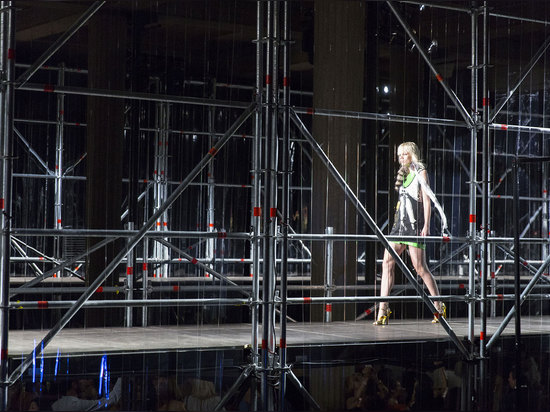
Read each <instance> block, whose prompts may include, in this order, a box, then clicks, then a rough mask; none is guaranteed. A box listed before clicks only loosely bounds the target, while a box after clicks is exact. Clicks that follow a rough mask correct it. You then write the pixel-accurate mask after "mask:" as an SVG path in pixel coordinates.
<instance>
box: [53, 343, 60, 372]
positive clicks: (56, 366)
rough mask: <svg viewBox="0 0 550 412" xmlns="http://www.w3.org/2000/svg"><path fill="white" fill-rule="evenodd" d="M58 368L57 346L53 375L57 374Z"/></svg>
mask: <svg viewBox="0 0 550 412" xmlns="http://www.w3.org/2000/svg"><path fill="white" fill-rule="evenodd" d="M58 369H59V348H57V356H56V357H55V369H54V376H57V371H58Z"/></svg>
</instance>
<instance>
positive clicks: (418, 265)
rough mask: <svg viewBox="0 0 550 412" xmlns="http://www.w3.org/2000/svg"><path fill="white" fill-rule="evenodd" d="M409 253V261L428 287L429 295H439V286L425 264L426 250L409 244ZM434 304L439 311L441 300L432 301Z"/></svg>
mask: <svg viewBox="0 0 550 412" xmlns="http://www.w3.org/2000/svg"><path fill="white" fill-rule="evenodd" d="M409 254H410V255H411V261H412V264H413V266H414V269H415V270H416V273H417V274H418V276H420V277H421V278H422V281H423V282H424V284H425V285H426V287H427V288H428V291H429V292H430V295H432V296H437V295H439V288H438V287H437V283H436V281H435V278H434V277H433V275H432V272H430V269H428V265H427V264H426V252H425V251H424V249H420V248H417V247H413V246H410V247H409ZM434 306H435V308H436V309H437V310H438V311H441V302H439V301H434Z"/></svg>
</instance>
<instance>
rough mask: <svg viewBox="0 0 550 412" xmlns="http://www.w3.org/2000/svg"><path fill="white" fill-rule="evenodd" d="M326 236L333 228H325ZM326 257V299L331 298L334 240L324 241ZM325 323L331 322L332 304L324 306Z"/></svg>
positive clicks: (332, 231)
mask: <svg viewBox="0 0 550 412" xmlns="http://www.w3.org/2000/svg"><path fill="white" fill-rule="evenodd" d="M325 233H326V234H327V235H332V234H333V233H334V228H333V227H327V228H325ZM325 250H326V257H325V279H326V281H325V296H326V297H327V298H331V297H332V287H333V285H332V282H333V280H332V262H333V253H334V240H331V239H328V240H327V241H326V249H325ZM325 322H332V303H326V304H325Z"/></svg>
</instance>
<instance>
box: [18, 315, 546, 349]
mask: <svg viewBox="0 0 550 412" xmlns="http://www.w3.org/2000/svg"><path fill="white" fill-rule="evenodd" d="M502 320H503V319H502V318H490V319H488V325H487V335H488V336H489V337H490V336H491V335H492V334H493V333H494V332H495V331H496V330H497V328H498V327H499V326H500V325H501V323H502ZM449 324H450V326H451V328H452V329H453V330H454V331H455V333H456V335H457V336H458V338H459V339H466V337H467V336H468V322H467V319H465V318H457V319H450V320H449ZM521 328H522V335H544V334H550V316H537V317H522V319H521ZM475 330H476V331H477V334H478V335H479V330H480V324H479V319H476V325H475ZM251 331H252V329H251V325H250V324H242V323H240V324H220V325H208V324H204V325H181V326H152V327H133V328H124V327H115V328H87V329H64V330H62V331H61V332H60V333H59V334H58V335H57V336H56V337H55V338H54V339H53V340H52V341H51V342H50V344H49V345H48V346H47V347H46V348H45V349H44V354H45V355H46V356H51V355H57V354H58V353H61V354H64V355H67V354H72V355H86V354H104V353H112V354H123V353H140V352H156V351H179V350H208V349H242V348H244V347H245V346H247V345H250V343H251ZM47 333H48V331H47V330H16V331H10V332H9V354H10V356H12V357H16V358H20V357H21V354H28V353H30V352H31V351H32V350H33V348H34V346H35V345H36V344H37V343H38V342H40V341H41V340H42V339H43V337H44V336H45V335H46V334H47ZM259 333H260V336H259V339H260V340H261V330H260V332H259ZM513 334H514V322H513V320H512V321H511V322H510V323H509V324H508V326H507V327H506V329H505V331H504V333H503V336H506V335H508V336H509V335H513ZM279 337H280V330H279V329H277V330H276V340H277V343H278V339H279ZM434 340H437V341H447V340H449V341H450V339H449V337H448V334H447V333H446V332H445V330H444V329H443V327H442V326H441V325H439V324H432V323H431V322H430V320H429V319H413V320H399V319H398V320H392V321H391V322H390V324H389V325H388V326H374V325H372V320H371V319H368V320H361V321H352V322H330V323H288V325H287V345H288V347H289V348H291V347H293V348H299V347H308V346H324V345H328V346H331V345H346V344H354V345H358V344H359V345H369V344H380V343H407V342H415V341H416V342H418V341H434Z"/></svg>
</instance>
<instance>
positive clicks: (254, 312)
mask: <svg viewBox="0 0 550 412" xmlns="http://www.w3.org/2000/svg"><path fill="white" fill-rule="evenodd" d="M264 7H265V6H264V2H262V1H258V2H256V13H257V16H256V17H257V22H256V90H255V99H256V111H255V113H254V140H253V143H252V180H253V182H252V193H251V196H252V216H251V222H252V232H253V236H252V241H251V249H250V254H251V258H252V267H251V274H252V299H253V302H254V304H253V305H252V307H251V315H250V317H251V323H252V331H251V332H252V336H251V344H252V348H251V357H252V359H251V361H252V363H253V364H254V365H256V366H257V365H258V364H259V362H260V355H259V352H258V343H259V339H258V325H259V309H260V308H259V307H258V305H257V302H259V300H260V242H261V239H260V233H261V232H260V230H261V210H262V208H261V173H260V170H261V164H262V156H261V153H262V130H263V101H264V100H263V96H264V88H263V72H264V61H263V52H264V39H263V37H264ZM252 399H253V402H254V404H256V401H257V396H255V394H254V393H253V394H252ZM254 410H256V408H254Z"/></svg>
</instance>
